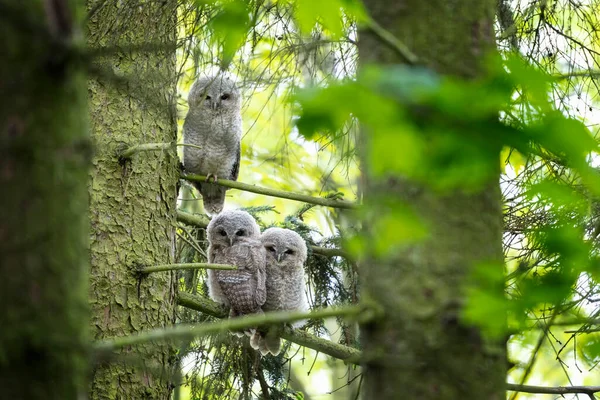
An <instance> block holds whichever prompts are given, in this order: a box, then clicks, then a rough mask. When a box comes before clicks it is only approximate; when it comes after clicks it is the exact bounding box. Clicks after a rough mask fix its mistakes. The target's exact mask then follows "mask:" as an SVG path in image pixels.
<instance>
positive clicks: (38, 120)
mask: <svg viewBox="0 0 600 400" xmlns="http://www.w3.org/2000/svg"><path fill="white" fill-rule="evenodd" d="M81 5H82V4H81ZM44 6H45V7H44ZM76 7H77V2H75V1H70V2H67V1H60V0H57V1H54V2H47V3H46V4H44V2H39V1H23V2H14V1H13V2H6V1H0V48H1V49H2V62H0V102H1V106H0V193H2V195H1V196H0V198H1V200H0V397H1V398H3V399H76V398H81V397H80V396H81V395H82V394H83V393H85V392H84V391H85V381H86V374H87V372H88V370H87V366H88V359H87V348H86V345H87V343H88V341H87V335H86V334H87V323H88V317H89V315H88V312H87V311H88V310H87V296H86V289H87V262H88V253H87V247H88V227H89V224H88V213H87V205H88V192H87V180H88V171H89V166H90V154H91V152H90V147H91V146H90V143H89V138H88V129H87V112H86V93H85V88H86V80H85V74H84V73H83V72H84V71H83V68H82V65H81V63H79V62H78V58H77V52H76V47H75V46H72V44H78V40H79V37H80V36H81V32H80V30H79V29H78V23H77V21H76V18H75V17H74V16H75V15H78V13H77V12H76V10H75V8H76Z"/></svg>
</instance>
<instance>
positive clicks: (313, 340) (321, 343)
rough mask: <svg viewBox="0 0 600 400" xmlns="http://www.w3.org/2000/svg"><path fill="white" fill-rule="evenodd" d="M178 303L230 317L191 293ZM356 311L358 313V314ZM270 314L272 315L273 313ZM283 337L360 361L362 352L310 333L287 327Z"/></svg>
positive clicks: (181, 294) (353, 312)
mask: <svg viewBox="0 0 600 400" xmlns="http://www.w3.org/2000/svg"><path fill="white" fill-rule="evenodd" d="M177 303H178V304H179V305H181V306H184V307H187V308H190V309H192V310H196V311H200V312H202V313H204V314H208V315H211V316H213V317H217V318H224V317H226V316H227V315H228V310H227V308H225V307H222V306H220V305H219V304H217V303H215V302H214V301H212V300H210V299H207V298H205V297H202V296H194V295H192V294H189V293H185V292H179V293H178V294H177ZM326 310H327V309H326ZM334 310H335V309H334ZM356 311H358V313H357V312H356ZM363 311H364V309H362V308H361V307H358V306H353V307H352V308H350V314H351V315H356V316H357V315H358V314H359V313H361V312H363ZM269 314H271V315H272V314H273V313H269ZM269 314H265V315H269ZM308 315H311V314H308ZM313 315H314V314H313ZM302 319H304V318H302ZM281 337H282V338H284V339H286V340H289V341H290V342H294V343H296V344H299V345H300V346H304V347H308V348H311V349H313V350H316V351H318V352H321V353H323V354H327V355H330V356H331V357H335V358H339V359H340V360H344V361H348V362H351V363H354V364H357V363H358V362H359V360H360V355H361V352H360V350H357V349H355V348H352V347H348V346H344V345H342V344H338V343H334V342H332V341H330V340H327V339H323V338H320V337H317V336H314V335H311V334H310V333H307V332H304V331H300V330H298V329H293V328H291V327H286V328H285V329H284V330H283V332H282V333H281Z"/></svg>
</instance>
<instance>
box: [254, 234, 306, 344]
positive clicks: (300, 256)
mask: <svg viewBox="0 0 600 400" xmlns="http://www.w3.org/2000/svg"><path fill="white" fill-rule="evenodd" d="M261 242H262V244H263V246H264V248H265V249H266V251H267V268H266V270H267V282H266V287H267V299H266V301H265V304H264V305H263V306H262V309H263V311H304V310H307V309H308V305H307V301H306V293H305V291H304V262H305V261H306V243H305V242H304V239H302V238H301V237H300V235H298V234H297V233H296V232H294V231H292V230H289V229H282V228H269V229H267V230H265V231H264V232H263V234H262V236H261ZM303 324H304V321H299V322H296V323H294V324H293V325H292V326H294V327H299V326H302V325H303ZM250 344H251V345H252V347H254V348H255V349H259V350H260V352H261V353H262V354H263V355H264V354H267V353H268V352H270V353H271V354H273V355H277V354H279V348H280V344H281V340H280V339H279V335H277V333H276V329H271V330H264V329H263V330H258V331H257V332H255V333H254V335H253V336H252V339H251V341H250Z"/></svg>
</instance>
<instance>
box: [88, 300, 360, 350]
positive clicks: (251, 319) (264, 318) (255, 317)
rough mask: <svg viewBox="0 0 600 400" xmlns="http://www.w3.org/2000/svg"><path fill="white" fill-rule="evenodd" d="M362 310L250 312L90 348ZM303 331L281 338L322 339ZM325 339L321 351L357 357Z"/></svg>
mask: <svg viewBox="0 0 600 400" xmlns="http://www.w3.org/2000/svg"><path fill="white" fill-rule="evenodd" d="M363 311H364V308H363V307H360V306H345V307H336V308H324V309H320V310H314V311H311V312H290V311H275V312H268V313H265V314H251V315H246V316H244V317H241V318H229V319H223V320H221V321H217V322H211V323H203V324H200V325H177V326H174V327H171V328H164V329H155V330H151V331H147V332H142V333H140V334H138V335H130V336H123V337H119V338H113V339H108V340H104V341H101V342H99V343H97V344H96V345H95V346H94V349H95V350H96V351H97V352H99V353H105V352H110V351H114V350H118V349H121V348H123V347H127V346H133V345H136V344H141V343H146V342H150V341H156V340H167V339H179V340H192V339H193V338H195V337H198V336H205V335H210V334H215V333H222V332H227V331H239V330H243V329H247V328H252V327H256V326H264V325H273V324H282V323H286V322H295V321H300V320H305V319H320V318H329V317H338V316H346V317H348V316H350V317H351V316H354V317H358V315H359V314H360V313H362V312H363ZM311 336H312V335H309V334H306V333H303V334H299V333H298V332H295V330H293V329H291V328H290V329H289V330H286V334H285V335H284V336H282V337H284V338H289V339H288V340H292V339H293V338H296V337H298V338H299V341H301V342H302V343H303V344H304V345H306V346H308V345H309V344H315V343H316V344H317V345H318V344H320V343H321V342H323V339H319V338H317V337H316V336H315V337H311ZM324 342H327V343H326V345H325V346H323V350H324V351H323V353H326V352H327V351H328V353H326V354H329V353H331V355H332V356H334V357H338V356H341V357H343V358H347V359H352V360H358V358H359V357H358V356H359V355H360V352H359V351H358V350H355V349H351V350H347V349H345V346H342V345H336V344H335V343H332V342H329V341H326V340H325V341H324Z"/></svg>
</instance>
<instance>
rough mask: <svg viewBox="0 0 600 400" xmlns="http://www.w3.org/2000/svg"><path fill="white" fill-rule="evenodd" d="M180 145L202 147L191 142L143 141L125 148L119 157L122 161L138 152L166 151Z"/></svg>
mask: <svg viewBox="0 0 600 400" xmlns="http://www.w3.org/2000/svg"><path fill="white" fill-rule="evenodd" d="M179 146H185V147H195V148H200V146H196V145H194V144H189V143H142V144H137V145H135V146H131V147H128V148H126V149H125V150H123V151H122V152H121V153H120V154H119V159H120V160H121V161H123V160H129V159H130V158H131V157H133V156H134V155H135V154H137V153H142V152H145V151H164V150H169V149H171V148H173V149H174V148H175V147H179Z"/></svg>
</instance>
